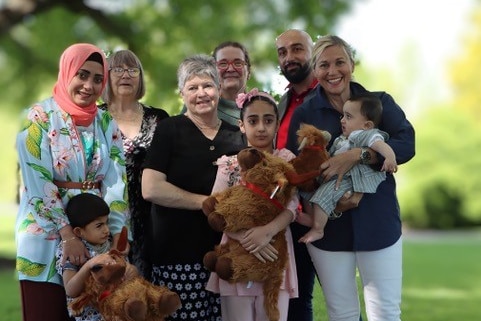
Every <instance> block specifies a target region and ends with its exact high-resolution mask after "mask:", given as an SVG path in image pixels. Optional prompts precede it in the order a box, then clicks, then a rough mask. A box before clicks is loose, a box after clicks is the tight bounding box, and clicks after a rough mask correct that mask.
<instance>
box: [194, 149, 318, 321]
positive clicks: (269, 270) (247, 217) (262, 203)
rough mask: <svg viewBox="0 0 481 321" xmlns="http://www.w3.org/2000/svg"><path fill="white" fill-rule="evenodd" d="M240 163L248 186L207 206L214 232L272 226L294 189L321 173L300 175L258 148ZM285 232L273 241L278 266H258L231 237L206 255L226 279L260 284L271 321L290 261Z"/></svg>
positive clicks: (248, 151) (219, 196) (218, 196)
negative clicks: (261, 284)
mask: <svg viewBox="0 0 481 321" xmlns="http://www.w3.org/2000/svg"><path fill="white" fill-rule="evenodd" d="M237 160H238V163H239V166H240V168H241V175H242V179H243V182H244V183H243V184H240V185H237V186H232V187H229V188H227V189H226V190H224V191H223V192H220V193H217V194H214V195H212V196H210V197H209V198H207V199H206V200H205V201H204V203H203V211H204V213H205V214H206V215H207V217H208V221H209V224H210V225H211V226H212V228H213V229H214V230H216V231H222V232H238V231H241V230H247V229H249V228H252V227H255V226H261V225H265V224H267V223H269V222H271V221H272V220H273V219H274V218H275V217H276V216H277V215H279V213H281V212H282V211H283V210H284V208H285V207H286V205H287V204H288V202H289V201H290V200H291V198H292V196H293V193H294V192H295V186H294V185H296V184H299V183H300V182H303V181H305V180H307V179H310V178H312V177H313V176H315V175H318V172H314V173H307V174H305V175H302V176H298V175H297V174H296V172H295V171H294V167H293V166H292V165H291V164H289V163H288V162H286V161H284V160H282V159H281V158H279V157H276V156H273V155H271V154H268V153H264V152H261V151H259V150H257V149H255V148H247V149H244V150H242V151H240V152H239V153H238V155H237ZM284 232H285V231H281V232H279V233H278V234H277V235H275V236H274V237H273V239H272V240H273V243H272V245H273V246H274V247H275V248H276V249H277V251H278V259H277V260H275V261H274V262H266V263H262V262H260V261H259V260H258V259H257V258H256V257H255V256H254V255H253V254H250V253H249V252H247V251H246V250H245V249H244V248H243V247H242V245H241V244H240V243H239V242H238V241H236V240H232V239H229V240H228V241H227V242H226V243H224V244H220V245H218V246H216V248H215V250H214V251H210V252H208V253H207V254H206V255H205V256H204V265H205V266H206V268H207V269H208V270H210V271H213V272H216V273H217V274H218V276H219V277H220V278H222V279H224V280H227V281H230V282H249V281H256V282H262V283H263V292H264V296H265V301H264V308H265V310H266V314H267V315H268V317H269V320H271V321H276V320H278V319H279V310H278V308H277V301H278V297H279V289H280V287H281V284H282V281H283V276H284V275H283V273H284V269H285V268H286V264H287V259H288V258H287V242H286V238H285V235H284Z"/></svg>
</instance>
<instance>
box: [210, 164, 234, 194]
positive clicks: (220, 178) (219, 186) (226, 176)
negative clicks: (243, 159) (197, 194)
mask: <svg viewBox="0 0 481 321" xmlns="http://www.w3.org/2000/svg"><path fill="white" fill-rule="evenodd" d="M216 165H217V166H218V167H217V175H216V178H215V182H214V186H213V187H212V194H214V193H218V192H222V191H223V190H225V189H226V188H228V187H231V186H234V185H238V184H239V183H240V168H239V163H238V162H237V155H233V156H225V155H224V156H222V157H220V158H219V159H218V160H217V161H216Z"/></svg>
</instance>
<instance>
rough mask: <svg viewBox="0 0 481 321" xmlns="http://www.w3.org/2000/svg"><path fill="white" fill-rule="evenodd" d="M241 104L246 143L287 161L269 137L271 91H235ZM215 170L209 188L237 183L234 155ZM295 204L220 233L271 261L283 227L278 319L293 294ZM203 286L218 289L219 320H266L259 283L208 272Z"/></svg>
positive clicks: (273, 122) (273, 107)
mask: <svg viewBox="0 0 481 321" xmlns="http://www.w3.org/2000/svg"><path fill="white" fill-rule="evenodd" d="M236 103H237V106H238V107H239V108H240V110H241V112H240V120H239V127H240V129H241V131H242V133H244V134H245V136H246V137H247V142H248V145H249V146H252V147H255V148H257V149H259V150H263V151H266V152H269V153H272V154H274V155H276V156H278V157H281V158H282V159H284V160H286V161H289V160H290V159H292V158H294V157H295V155H294V154H293V153H291V152H290V151H289V150H287V149H281V150H275V149H274V148H273V141H274V137H275V135H276V132H277V129H278V128H279V117H278V112H277V104H276V102H275V100H274V98H272V97H271V96H270V95H269V94H267V93H265V92H261V91H258V90H257V89H256V88H254V89H252V90H251V91H249V92H248V93H247V94H239V95H238V97H237V99H236ZM217 165H218V166H219V167H218V172H217V177H216V181H215V183H214V187H213V190H212V193H215V192H218V191H222V190H224V189H226V188H228V187H230V186H233V185H237V184H239V182H240V169H239V165H238V163H237V157H236V156H235V155H234V156H222V157H221V158H219V159H218V160H217ZM297 206H298V199H297V197H295V198H293V199H292V201H291V202H290V203H289V205H288V207H287V209H286V210H284V211H283V212H282V213H281V214H280V215H279V216H278V217H277V218H276V219H274V220H273V221H272V222H270V223H269V224H267V225H264V226H259V227H255V228H252V229H249V230H247V231H245V232H241V233H229V235H226V234H224V235H223V236H222V241H221V242H225V241H226V240H227V238H228V237H231V238H234V239H236V240H238V241H239V242H240V243H241V244H242V246H243V247H244V248H245V249H246V250H247V251H249V252H251V253H252V254H253V255H255V256H256V257H257V258H258V259H259V260H261V261H265V260H271V261H273V260H275V259H277V257H276V255H275V252H276V251H275V249H274V248H273V247H272V246H270V244H269V242H270V241H271V239H272V237H273V236H274V235H276V234H277V233H278V232H280V231H282V230H283V229H286V234H285V235H286V239H287V243H288V254H289V262H288V264H287V268H286V271H285V275H284V283H283V285H282V287H281V291H280V293H279V302H278V307H279V312H280V319H279V320H280V321H283V320H287V310H288V306H289V299H290V298H294V297H297V294H298V293H297V278H296V270H295V263H294V253H293V248H292V236H291V232H290V230H289V224H290V223H291V222H292V221H293V220H294V218H295V213H296V209H297ZM207 289H208V290H209V291H212V292H216V293H219V294H220V296H221V309H222V320H223V321H251V320H252V321H254V320H255V321H264V320H266V321H268V320H269V319H268V318H267V315H266V313H265V311H264V307H263V305H264V295H263V292H262V283H258V282H248V283H229V282H228V281H225V280H222V279H220V278H219V277H218V276H217V274H215V273H212V274H211V276H210V279H209V282H208V283H207Z"/></svg>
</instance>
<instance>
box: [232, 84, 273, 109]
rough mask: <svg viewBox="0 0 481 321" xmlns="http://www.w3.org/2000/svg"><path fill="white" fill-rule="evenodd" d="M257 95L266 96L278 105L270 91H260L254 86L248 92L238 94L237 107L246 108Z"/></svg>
mask: <svg viewBox="0 0 481 321" xmlns="http://www.w3.org/2000/svg"><path fill="white" fill-rule="evenodd" d="M255 97H264V98H266V99H267V100H268V101H270V102H271V103H272V104H274V106H277V102H276V100H275V99H274V97H272V96H271V95H269V94H268V93H266V92H264V91H259V89H257V88H253V89H251V90H250V91H249V92H247V93H240V94H238V95H237V98H236V100H235V102H236V104H237V107H238V108H240V109H242V108H244V106H245V105H247V104H248V103H249V102H250V101H251V100H252V99H253V98H255Z"/></svg>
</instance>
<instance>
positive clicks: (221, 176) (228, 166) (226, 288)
mask: <svg viewBox="0 0 481 321" xmlns="http://www.w3.org/2000/svg"><path fill="white" fill-rule="evenodd" d="M273 155H275V156H278V157H280V158H282V159H284V160H286V161H289V160H291V159H293V158H294V157H295V155H294V154H293V153H292V152H291V151H289V150H288V149H285V148H283V149H281V150H277V149H276V150H274V152H273ZM217 165H218V166H219V168H218V170H217V177H216V181H215V183H214V187H213V189H212V193H216V192H220V191H223V190H224V189H226V188H228V187H231V186H234V185H237V184H239V182H240V171H239V164H238V163H237V156H236V155H234V156H222V157H221V158H219V159H218V160H217ZM298 204H299V200H298V198H297V196H296V197H294V198H293V199H292V200H291V201H290V202H289V204H288V206H287V208H288V209H289V210H291V211H292V213H294V216H295V215H296V213H297V207H298ZM294 219H295V217H294ZM285 236H286V240H287V253H288V257H289V259H288V263H287V268H286V270H285V271H284V282H283V283H282V286H281V290H285V291H287V292H288V293H289V296H290V298H297V297H298V288H297V272H296V264H295V259H294V248H293V244H292V242H293V241H292V235H291V230H290V229H289V226H288V227H287V228H286V233H285ZM227 239H228V236H227V235H226V234H224V235H222V240H221V243H225V242H226V241H227ZM206 289H207V290H209V291H211V292H215V293H219V294H220V295H221V296H261V295H263V291H262V283H260V282H248V283H240V282H238V283H229V282H228V281H225V280H222V279H221V278H219V277H218V276H217V274H216V273H215V272H212V273H211V274H210V278H209V281H208V282H207V286H206Z"/></svg>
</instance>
